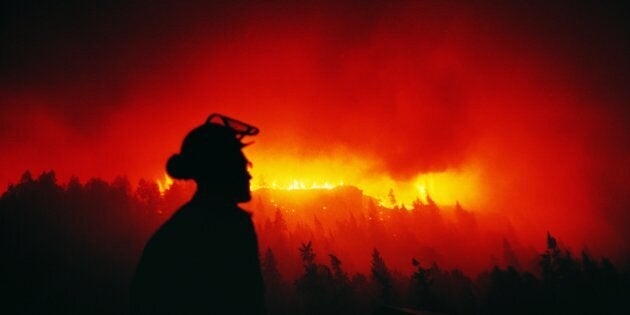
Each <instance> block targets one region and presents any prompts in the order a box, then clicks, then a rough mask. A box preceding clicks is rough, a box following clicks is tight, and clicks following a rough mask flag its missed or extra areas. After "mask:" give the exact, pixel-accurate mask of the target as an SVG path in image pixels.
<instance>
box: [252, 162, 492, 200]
mask: <svg viewBox="0 0 630 315" xmlns="http://www.w3.org/2000/svg"><path fill="white" fill-rule="evenodd" d="M256 153H258V152H253V153H252V154H249V153H248V156H250V157H251V160H252V161H255V167H253V168H252V169H251V173H252V176H253V180H252V184H251V188H252V190H257V189H262V188H268V189H277V190H308V189H334V188H336V187H340V186H344V185H350V186H355V187H357V188H359V189H361V190H362V191H363V193H364V194H366V195H369V196H371V197H375V198H377V199H378V200H379V201H380V203H381V204H382V205H384V206H387V207H393V206H405V207H406V208H408V209H410V208H411V207H412V206H413V204H414V202H417V201H418V200H419V201H420V202H422V203H425V204H426V203H428V202H429V199H431V200H432V201H434V202H435V203H437V204H439V205H455V204H456V203H457V202H459V203H461V204H462V205H465V206H467V207H469V208H479V207H481V206H482V203H483V202H484V195H485V194H484V191H485V190H484V188H483V187H484V185H483V176H482V171H481V168H480V167H478V166H476V165H475V164H474V163H469V165H467V166H466V167H462V168H458V169H447V170H444V171H440V172H428V173H418V174H417V175H416V176H413V177H411V178H408V179H404V180H401V179H395V178H393V177H392V176H390V175H389V174H387V173H385V172H378V171H375V170H377V169H379V167H378V162H377V160H376V159H370V158H369V157H357V156H353V155H350V154H347V153H343V152H337V153H336V154H334V156H327V157H318V158H310V159H304V158H302V157H300V156H289V155H287V156H283V157H279V156H277V155H269V154H256ZM390 191H391V192H392V193H393V194H390Z"/></svg>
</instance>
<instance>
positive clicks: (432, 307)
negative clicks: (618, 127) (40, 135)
mask: <svg viewBox="0 0 630 315" xmlns="http://www.w3.org/2000/svg"><path fill="white" fill-rule="evenodd" d="M192 189H194V187H190V186H189V185H186V184H185V183H175V184H174V185H173V186H171V187H170V189H168V190H165V191H161V190H160V189H159V187H158V185H157V183H156V182H154V181H147V180H141V181H140V182H139V183H137V184H135V185H132V184H131V183H130V182H129V181H128V180H127V179H126V178H124V177H119V178H116V179H115V180H113V181H111V182H107V181H104V180H101V179H98V178H92V179H89V180H87V181H86V182H81V181H80V180H79V179H78V178H72V179H70V180H69V181H68V182H66V183H60V182H59V181H58V180H57V178H56V176H55V173H54V172H52V171H50V172H44V173H42V174H41V175H39V176H36V177H34V176H33V175H32V174H31V173H30V172H25V173H24V174H23V175H22V178H21V179H20V180H19V181H18V182H17V183H15V184H11V185H9V187H8V188H7V190H6V191H5V192H4V193H3V194H2V197H1V198H0V251H1V255H2V259H1V260H0V270H1V271H0V278H1V279H2V280H1V281H0V287H1V288H0V289H1V291H2V292H4V293H3V294H2V295H1V296H2V297H1V299H2V300H1V301H0V303H1V305H2V308H3V309H4V311H3V313H4V314H35V313H38V314H41V313H53V314H57V313H58V314H125V313H127V312H128V286H129V281H130V279H131V277H132V275H133V272H134V269H135V265H136V263H137V261H138V259H139V257H140V254H141V252H142V249H143V246H144V244H145V243H146V241H147V240H148V239H149V237H150V236H151V235H152V233H153V232H154V231H155V230H156V229H157V228H158V227H159V226H160V224H162V223H163V222H164V221H165V220H167V219H168V218H169V216H170V215H171V214H172V213H173V211H175V210H176V209H178V208H179V207H180V206H181V205H183V204H184V203H185V202H186V200H187V198H189V197H190V194H191V191H192ZM253 196H254V198H253V201H252V202H251V203H249V204H247V205H245V206H244V208H246V209H249V210H251V211H252V213H253V214H254V215H253V218H254V222H255V225H256V229H257V233H258V238H259V249H260V261H261V269H262V272H263V277H264V280H265V286H266V300H267V310H268V313H269V314H434V313H437V314H505V313H511V314H532V313H536V314H569V313H578V314H588V313H591V314H592V313H597V314H628V313H629V312H630V299H628V294H627V292H630V290H629V289H630V278H629V273H628V268H627V263H626V264H623V263H622V264H617V265H615V264H613V262H611V260H609V259H608V258H606V257H596V256H595V255H592V254H591V253H589V251H588V250H587V249H580V250H575V249H570V248H567V247H565V246H564V245H563V243H562V241H561V236H557V235H554V234H553V233H554V232H553V231H549V232H548V233H547V235H541V236H540V248H541V250H538V251H537V250H536V249H535V248H532V247H528V246H527V245H524V244H520V242H519V239H518V237H516V236H515V235H514V233H513V232H510V228H509V224H506V225H505V226H506V227H505V228H503V227H501V228H495V229H493V230H492V229H488V228H486V223H485V222H486V221H487V220H486V219H484V218H483V217H481V216H478V215H475V213H474V212H471V211H468V210H466V209H465V208H464V207H462V206H461V205H459V204H457V205H455V206H454V207H450V208H448V209H446V208H445V207H441V206H438V205H437V204H435V203H434V202H432V201H431V199H430V198H429V199H428V200H426V201H424V202H423V201H420V200H417V202H416V203H414V205H413V207H411V208H408V207H406V206H404V205H397V203H396V200H395V199H396V198H395V192H393V191H392V192H391V194H390V199H391V200H389V204H391V205H393V206H392V207H388V206H384V205H382V204H381V203H379V202H378V201H377V200H375V199H373V198H371V197H369V196H365V195H363V194H362V192H361V191H360V190H358V189H356V188H354V187H352V186H347V187H338V188H335V189H332V190H314V191H309V190H304V191H273V190H269V189H261V190H258V191H255V192H254V193H253ZM594 237H596V236H594ZM226 241H228V242H229V240H226Z"/></svg>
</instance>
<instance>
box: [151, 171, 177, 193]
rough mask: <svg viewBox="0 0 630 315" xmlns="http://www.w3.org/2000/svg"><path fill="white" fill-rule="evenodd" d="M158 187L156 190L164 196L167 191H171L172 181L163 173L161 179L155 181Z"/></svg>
mask: <svg viewBox="0 0 630 315" xmlns="http://www.w3.org/2000/svg"><path fill="white" fill-rule="evenodd" d="M155 182H156V183H157V185H158V189H159V190H160V194H162V195H164V193H166V191H167V190H169V189H171V186H173V179H172V178H171V177H170V176H168V175H167V174H166V173H164V177H163V179H158V180H156V181H155Z"/></svg>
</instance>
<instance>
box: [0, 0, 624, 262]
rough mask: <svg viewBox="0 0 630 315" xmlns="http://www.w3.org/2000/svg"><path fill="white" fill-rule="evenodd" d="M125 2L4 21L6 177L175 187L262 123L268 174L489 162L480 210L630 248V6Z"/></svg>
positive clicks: (478, 168)
mask: <svg viewBox="0 0 630 315" xmlns="http://www.w3.org/2000/svg"><path fill="white" fill-rule="evenodd" d="M125 3H126V4H125V5H122V4H120V5H119V4H118V3H115V2H113V3H112V2H104V3H99V2H94V3H91V4H85V3H83V2H80V1H77V2H72V1H71V2H67V3H65V4H58V3H56V2H52V1H51V2H50V3H48V2H46V1H24V2H20V3H18V4H9V5H8V7H7V8H6V9H5V10H0V11H2V12H3V13H2V15H3V16H2V20H3V21H4V22H3V27H2V33H1V35H0V36H1V39H0V40H1V42H2V55H3V57H2V58H0V71H1V72H0V145H2V147H3V154H2V155H1V156H0V184H2V185H6V184H8V183H9V182H15V181H17V180H18V179H19V176H20V174H21V173H22V172H23V171H24V170H26V169H31V170H32V171H34V172H35V173H38V172H41V171H43V170H48V169H54V170H55V171H56V172H57V173H58V175H59V177H60V178H61V179H62V180H63V179H67V178H68V177H69V176H71V175H78V176H80V177H81V178H83V179H86V178H88V177H91V176H99V177H103V178H106V179H111V178H113V177H114V176H117V175H126V176H128V177H129V178H130V179H131V180H132V181H137V180H138V179H139V178H160V177H161V176H162V174H163V167H164V163H165V161H166V159H167V158H168V156H169V155H170V154H172V153H174V152H175V151H177V150H178V148H179V144H180V142H181V140H182V138H183V137H184V135H185V134H186V132H187V131H188V130H190V129H192V128H193V127H195V126H196V125H198V124H200V123H202V122H203V121H204V119H205V118H206V117H207V116H208V115H209V114H210V113H212V112H220V113H224V114H227V115H230V116H233V117H236V118H238V119H240V120H243V121H246V122H251V123H252V124H254V125H257V126H259V127H260V128H261V135H260V136H259V137H257V139H256V144H255V145H254V146H252V147H251V148H248V149H247V150H248V154H249V155H250V158H251V159H252V161H253V163H254V170H256V169H258V170H261V171H258V172H259V173H265V174H264V176H265V177H267V178H270V177H273V176H274V174H273V171H274V170H278V166H277V165H272V164H273V161H283V163H284V164H282V167H283V168H284V169H285V170H286V169H288V170H291V171H293V172H295V173H296V178H308V177H309V176H310V177H313V176H315V175H317V174H314V172H316V171H318V170H319V171H321V172H323V173H325V174H324V175H322V177H323V179H321V180H322V181H323V180H326V178H325V177H326V176H332V177H334V174H340V175H339V177H341V178H342V179H344V180H345V181H344V183H346V184H356V185H359V186H361V185H368V184H366V183H369V182H370V181H372V182H379V183H380V180H382V179H383V178H387V180H390V181H391V182H392V183H396V182H409V181H413V180H414V179H415V178H416V177H417V176H418V175H419V174H423V173H441V172H451V173H458V172H459V173H466V172H469V171H471V170H473V171H474V172H475V174H477V175H478V181H476V182H475V185H478V186H479V187H478V190H475V192H477V191H478V194H479V195H481V196H478V197H479V198H477V199H474V198H473V199H471V200H476V201H471V203H472V204H471V205H470V206H469V207H470V208H473V209H472V210H473V211H494V212H500V213H504V214H505V215H506V216H508V217H510V218H511V220H512V222H513V224H514V225H515V226H516V227H517V228H520V230H521V231H523V232H522V233H525V234H527V233H531V235H536V237H539V235H543V234H541V233H544V231H546V230H552V231H554V233H555V234H556V235H557V236H558V237H559V238H560V239H565V241H566V242H567V243H568V244H570V245H572V246H574V247H582V246H588V247H590V248H595V249H596V250H599V251H601V252H602V253H606V252H613V251H615V252H617V253H621V254H622V255H626V253H627V252H628V249H630V248H629V242H628V241H629V240H630V233H629V232H628V231H627V229H626V225H627V224H626V223H627V222H629V214H628V209H630V192H629V189H630V170H629V167H628V165H630V139H629V138H628V134H629V133H628V131H629V130H628V128H629V127H628V126H629V124H628V123H629V122H630V107H629V106H628V105H627V102H628V90H627V83H626V79H627V78H628V73H629V71H628V70H629V63H628V60H627V56H628V55H629V54H628V53H629V52H630V51H629V49H628V48H629V45H628V39H627V38H626V37H627V36H626V35H627V32H626V31H627V25H626V24H625V21H627V11H624V10H621V9H620V8H614V7H612V8H611V7H601V6H598V5H596V4H580V5H577V4H574V3H570V5H567V6H563V5H553V6H542V5H541V6H539V5H532V4H529V2H523V3H520V2H516V3H512V4H510V5H505V4H502V2H501V1H496V2H489V3H486V4H483V5H471V4H468V3H467V2H461V3H459V2H449V3H443V2H442V1H428V2H418V1H412V2H394V3H390V2H388V1H356V2H344V3H343V4H339V3H335V2H330V3H328V2H327V3H324V2H317V4H300V5H296V4H287V3H276V4H253V3H249V2H231V4H230V5H225V4H201V3H199V4H187V5H184V4H176V3H167V2H164V1H158V2H154V3H152V4H151V5H150V6H147V5H146V4H141V3H133V2H132V3H131V4H129V3H127V2H125ZM257 161H258V162H257ZM304 170H308V172H309V174H306V175H300V174H299V172H300V171H304ZM255 180H256V179H255ZM318 180H319V179H318ZM330 180H333V181H336V180H339V178H332V179H330ZM463 184H465V183H462V185H463ZM392 185H395V184H392ZM452 185H457V184H452ZM379 187H380V186H379ZM389 188H392V187H383V188H382V191H383V194H384V193H385V192H386V191H388V190H389ZM453 189H454V188H453ZM469 190H470V189H469ZM463 199H464V200H465V198H463ZM464 206H467V205H466V204H464Z"/></svg>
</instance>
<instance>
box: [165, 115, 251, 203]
mask: <svg viewBox="0 0 630 315" xmlns="http://www.w3.org/2000/svg"><path fill="white" fill-rule="evenodd" d="M239 138H240V137H239V134H238V133H237V132H236V131H235V130H234V129H232V128H230V127H228V126H223V125H219V124H215V123H209V122H208V123H206V124H203V125H201V126H199V127H197V128H195V129H193V130H192V131H191V132H190V133H188V135H187V136H186V138H185V139H184V142H183V144H182V148H181V152H180V153H178V154H174V155H173V156H171V157H170V158H169V160H168V162H167V163H166V171H167V172H168V174H169V175H170V176H171V177H173V178H175V179H193V180H195V182H197V187H198V190H199V191H201V192H202V193H205V194H213V195H216V196H217V197H222V198H226V199H228V200H230V201H234V202H245V201H249V200H250V199H251V195H250V190H249V180H250V179H251V176H250V174H249V172H248V170H247V167H248V164H249V162H248V161H247V159H246V158H245V155H244V154H243V152H242V151H241V149H242V148H243V146H244V145H243V143H242V142H241V141H240V139H239Z"/></svg>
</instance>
